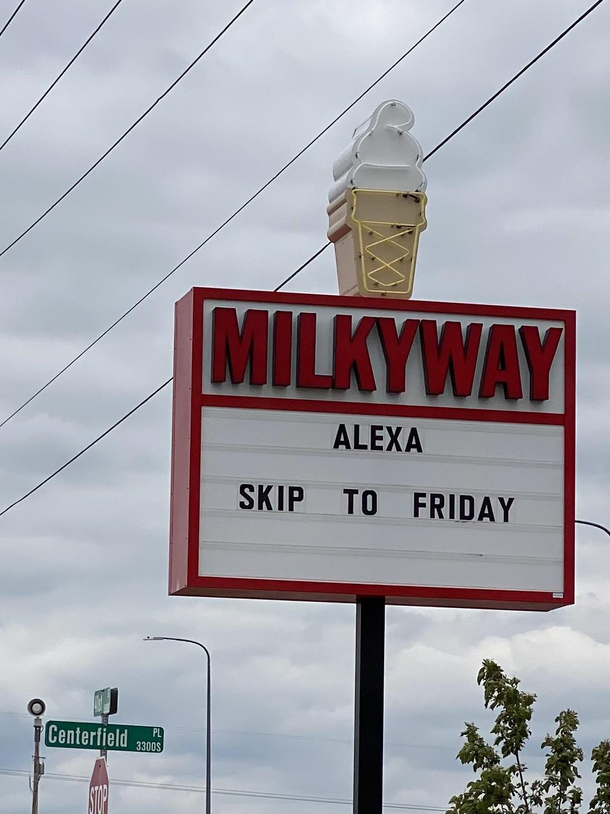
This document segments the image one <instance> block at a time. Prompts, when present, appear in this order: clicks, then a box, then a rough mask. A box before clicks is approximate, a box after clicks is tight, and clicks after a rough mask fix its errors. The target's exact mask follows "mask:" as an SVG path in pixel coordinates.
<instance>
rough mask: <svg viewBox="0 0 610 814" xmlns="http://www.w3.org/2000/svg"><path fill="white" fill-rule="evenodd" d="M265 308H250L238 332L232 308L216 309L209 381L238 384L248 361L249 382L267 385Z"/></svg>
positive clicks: (266, 321) (267, 323)
mask: <svg viewBox="0 0 610 814" xmlns="http://www.w3.org/2000/svg"><path fill="white" fill-rule="evenodd" d="M268 327H269V314H268V313H267V311H259V310H254V309H252V310H249V311H246V313H245V315H244V320H243V325H242V330H241V333H240V331H239V323H238V321H237V311H236V309H235V308H215V309H214V317H213V327H212V333H213V339H212V381H213V382H224V381H226V380H227V366H228V368H229V375H230V377H231V381H232V382H233V384H241V382H243V380H244V378H245V376H246V368H247V367H248V362H249V363H250V384H267V331H268Z"/></svg>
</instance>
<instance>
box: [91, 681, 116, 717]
mask: <svg viewBox="0 0 610 814" xmlns="http://www.w3.org/2000/svg"><path fill="white" fill-rule="evenodd" d="M118 708H119V691H118V689H117V688H116V687H106V688H105V689H103V690H96V691H95V693H94V694H93V714H94V715H116V712H117V710H118Z"/></svg>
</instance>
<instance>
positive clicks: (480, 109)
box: [0, 0, 604, 517]
mask: <svg viewBox="0 0 610 814" xmlns="http://www.w3.org/2000/svg"><path fill="white" fill-rule="evenodd" d="M602 2H604V0H596V2H595V3H593V5H592V6H589V8H588V9H587V10H586V11H585V12H584V13H583V14H581V15H580V16H579V17H578V18H577V19H576V20H575V21H574V22H573V23H571V25H569V26H568V28H566V29H565V30H564V31H563V32H562V33H561V34H560V35H559V36H558V37H556V38H555V39H554V40H553V41H552V42H551V43H550V44H549V45H547V46H546V47H545V48H544V49H543V50H542V51H541V52H540V53H539V54H538V55H537V56H536V57H534V59H532V60H530V61H529V62H528V63H527V65H526V66H525V67H524V68H522V69H521V70H520V71H518V72H517V73H516V74H515V75H514V76H513V78H512V79H510V80H509V81H508V82H506V83H505V84H504V85H502V87H501V88H500V90H499V91H496V93H494V94H493V95H492V96H490V97H489V99H488V100H487V101H486V102H485V103H483V104H482V105H481V106H480V107H478V108H477V110H476V111H475V112H474V113H472V114H471V115H470V116H468V118H467V119H465V120H464V121H463V122H462V124H460V125H459V126H458V127H456V128H455V129H454V130H453V131H452V132H451V133H450V134H449V135H448V136H447V137H446V138H444V139H443V140H442V141H441V142H439V144H437V146H436V147H434V149H433V150H431V151H430V152H429V153H428V154H427V155H426V156H425V157H424V161H426V160H427V159H428V158H430V157H431V156H433V155H435V154H436V153H437V152H438V151H439V150H440V149H441V148H442V147H444V146H445V145H446V144H447V143H448V142H449V141H451V139H453V138H455V136H456V135H457V134H458V133H460V132H461V131H462V130H463V129H464V127H465V126H466V125H467V124H470V122H472V121H473V120H474V119H475V118H476V117H477V116H478V115H479V114H480V113H482V112H483V111H484V110H485V109H486V108H487V107H488V106H489V105H490V104H491V102H492V101H495V100H496V99H497V98H498V97H499V96H500V95H501V94H502V93H503V92H504V91H505V90H507V89H508V88H509V87H510V86H511V85H512V84H513V82H515V81H516V80H517V79H518V78H519V77H520V76H523V74H524V73H525V72H526V71H527V70H528V69H529V68H531V67H532V66H533V65H535V64H536V62H538V60H539V59H540V58H541V57H542V56H544V55H545V54H547V53H548V52H549V51H550V50H551V48H553V47H554V46H555V45H557V43H559V42H560V41H561V40H562V39H563V38H564V37H565V36H566V34H568V33H569V32H570V31H572V30H573V29H574V28H575V27H576V26H577V25H578V24H579V23H580V22H582V21H583V20H584V19H585V18H586V17H588V16H589V14H591V12H592V11H594V9H596V8H597V6H599V5H601V3H602ZM329 245H330V243H326V244H325V245H324V246H322V248H321V249H318V251H317V252H315V254H313V255H312V256H311V257H310V258H309V259H308V260H306V261H305V263H303V265H302V266H300V267H299V269H297V272H296V273H295V272H293V273H292V274H290V275H289V276H288V277H286V279H285V280H283V281H282V282H281V283H280V284H279V285H278V286H277V287H276V288H275V289H274V291H279V290H280V289H281V288H283V287H284V285H286V283H288V282H289V281H290V280H291V279H293V278H294V277H295V276H296V274H297V273H300V272H301V271H302V270H303V269H305V268H306V267H307V266H308V265H309V264H310V263H311V262H313V260H315V259H316V258H317V257H318V256H319V255H320V254H321V253H322V252H323V251H324V250H325V249H327V248H328V246H329ZM172 378H173V377H170V378H169V379H167V381H165V382H163V384H161V385H160V386H159V387H157V388H156V390H154V391H153V392H152V393H150V394H149V395H148V396H147V397H146V398H145V399H143V400H142V401H141V402H140V403H139V404H137V405H136V406H135V407H133V408H132V409H131V410H130V411H129V412H128V413H126V414H125V415H124V416H123V417H122V418H120V419H119V420H118V421H116V422H115V423H114V424H113V425H112V426H111V427H109V428H108V429H107V430H105V431H104V432H103V433H102V434H101V435H98V436H97V438H95V439H94V440H93V441H91V443H89V444H88V445H87V446H86V447H85V448H84V449H82V450H81V451H80V452H78V453H77V454H76V455H74V456H73V457H72V458H70V460H68V461H67V462H66V463H64V464H63V465H62V466H60V467H59V468H58V469H56V470H55V472H53V473H51V474H50V475H49V476H48V477H46V478H45V479H44V480H43V481H41V482H40V483H38V484H37V485H36V486H34V487H33V488H32V489H30V490H29V491H28V492H26V493H25V494H24V495H22V496H21V497H20V498H18V499H17V500H15V501H13V502H12V503H10V504H9V505H8V506H6V508H4V509H3V510H2V511H1V512H0V517H2V515H4V514H6V513H7V512H8V511H10V510H11V509H12V508H13V507H14V506H17V505H18V504H19V503H21V502H22V501H24V500H25V499H26V498H28V497H30V495H33V494H34V493H35V492H37V491H38V490H39V489H40V488H41V487H42V486H44V485H45V484H46V483H48V482H49V481H50V480H52V479H53V478H54V477H56V476H57V475H59V473H60V472H62V471H63V470H64V469H65V468H66V467H67V466H69V465H70V464H71V463H73V462H74V461H76V460H77V459H78V458H80V457H81V455H84V453H85V452H87V451H88V450H90V449H91V448H92V447H94V446H95V445H96V444H97V443H98V442H99V441H101V440H102V438H105V437H106V436H107V435H108V434H109V433H110V432H112V430H114V429H115V428H116V427H118V426H119V425H120V424H122V423H123V421H125V420H126V419H127V418H129V417H130V416H131V415H133V414H134V413H135V412H136V411H137V410H139V409H140V407H143V406H144V405H145V404H146V403H147V402H148V401H150V400H151V399H152V398H153V397H154V396H156V395H157V394H158V393H160V392H161V391H162V390H163V389H164V388H165V387H167V385H168V384H169V383H170V382H171V381H172Z"/></svg>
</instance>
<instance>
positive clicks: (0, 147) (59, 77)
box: [0, 0, 123, 151]
mask: <svg viewBox="0 0 610 814" xmlns="http://www.w3.org/2000/svg"><path fill="white" fill-rule="evenodd" d="M24 2H25V0H24ZM122 2H123V0H117V2H116V3H115V4H114V6H113V7H112V8H111V9H110V11H109V12H108V14H106V16H105V17H104V19H103V20H102V22H101V23H100V24H99V25H98V26H97V28H96V29H95V30H94V31H93V33H92V34H90V35H89V37H87V39H86V40H85V42H84V43H83V44H82V45H81V47H80V48H79V49H78V51H77V52H76V54H74V56H73V57H72V59H71V60H70V62H68V64H67V65H66V67H65V68H64V69H63V71H62V72H61V73H60V74H59V76H58V77H57V78H56V79H55V80H54V81H53V82H51V84H50V85H49V87H48V88H47V89H46V90H45V92H44V93H43V94H42V96H41V97H40V99H39V100H38V101H37V102H36V104H35V105H34V106H33V107H32V108H30V110H29V111H28V112H27V113H26V114H25V116H24V117H23V119H21V121H20V122H19V124H18V125H17V127H15V129H14V130H13V132H12V133H11V134H10V135H9V136H7V137H6V138H5V140H4V141H3V142H2V144H0V151H1V150H3V149H4V148H5V147H6V145H7V144H8V143H9V141H10V140H11V139H12V138H13V136H14V135H15V134H16V133H17V132H18V131H19V130H20V129H21V128H22V127H23V125H24V124H25V123H26V122H27V120H28V119H29V118H30V116H31V115H32V113H33V112H34V111H35V110H36V108H37V107H38V106H39V105H40V104H41V102H44V100H45V99H46V98H47V96H48V95H49V93H51V91H52V90H53V88H54V87H55V85H56V84H57V83H58V82H59V80H60V79H61V78H62V76H63V75H64V74H65V73H66V71H67V70H68V69H69V68H71V67H72V65H73V64H74V63H75V62H76V60H77V59H78V58H79V56H80V55H81V54H82V53H83V51H84V50H85V48H86V47H87V46H88V45H89V43H90V42H91V40H92V39H93V38H94V37H95V35H96V34H97V33H98V32H99V31H100V30H101V29H102V28H103V26H104V25H105V23H106V22H107V21H108V20H109V19H110V17H111V16H112V15H113V14H114V12H115V10H116V9H117V8H118V7H119V6H120V5H121V3H122ZM7 25H8V23H7Z"/></svg>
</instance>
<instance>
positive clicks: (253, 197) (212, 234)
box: [0, 0, 466, 428]
mask: <svg viewBox="0 0 610 814" xmlns="http://www.w3.org/2000/svg"><path fill="white" fill-rule="evenodd" d="M465 2H466V0H459V2H458V3H456V5H454V6H453V7H452V8H451V9H450V10H449V11H448V12H447V13H446V14H445V15H444V16H443V17H441V18H440V20H438V21H437V22H436V23H435V24H434V25H433V26H432V28H430V29H428V31H426V33H425V34H424V35H423V36H422V37H420V38H419V40H417V42H416V43H414V44H413V45H412V46H411V47H410V48H409V49H408V50H407V51H405V52H404V54H402V56H400V57H399V58H398V59H397V60H396V61H395V62H393V63H392V65H390V67H389V68H387V69H386V70H385V71H384V72H383V73H382V74H381V75H380V76H379V77H377V79H376V80H375V81H374V82H372V83H371V84H370V85H369V86H368V87H367V88H366V90H364V91H363V92H362V93H361V94H359V95H358V96H357V97H356V98H355V99H354V101H353V102H351V103H350V104H349V105H348V106H347V107H346V108H344V110H342V111H341V113H339V115H338V116H335V118H334V119H333V120H332V121H331V122H330V123H329V124H327V125H326V127H325V128H324V129H323V130H321V131H320V132H319V133H318V135H317V136H316V137H315V138H313V139H311V141H309V142H308V143H307V144H306V145H305V146H304V147H303V148H302V149H301V150H299V152H298V153H297V154H296V155H295V156H293V157H292V158H291V159H290V161H288V163H287V164H284V166H283V167H282V168H281V169H280V170H278V171H277V172H276V173H275V174H274V175H272V176H271V178H270V179H269V180H268V181H266V182H265V183H264V184H263V186H262V187H260V188H259V189H258V190H257V191H256V192H255V193H254V194H253V195H251V196H250V197H249V198H248V199H247V200H246V201H244V203H243V204H241V206H239V207H238V208H237V209H236V210H235V211H234V212H233V214H232V215H230V216H229V217H228V218H227V219H226V220H225V221H223V222H222V223H221V224H220V225H219V226H218V227H217V228H216V229H214V231H213V232H210V234H209V235H208V236H207V237H206V238H205V239H204V240H202V241H201V243H200V244H199V245H198V246H196V247H195V248H194V249H193V250H192V251H191V252H189V253H188V254H187V255H186V257H184V258H183V259H182V260H181V261H180V262H179V263H178V264H177V265H176V266H174V267H173V268H172V269H170V271H169V272H168V273H167V274H166V275H165V276H164V277H162V278H161V279H160V280H159V281H158V282H157V283H155V285H154V286H153V287H152V288H150V289H149V290H148V291H146V292H145V293H144V294H143V295H142V296H141V297H140V298H139V299H138V300H137V301H136V302H135V303H134V304H133V305H132V306H131V307H130V308H128V309H127V311H125V312H124V313H123V314H121V316H119V317H117V319H115V321H114V322H113V323H112V324H111V325H109V326H108V327H107V328H106V329H105V330H104V331H102V333H101V334H99V336H97V337H96V338H95V339H94V340H93V341H92V342H90V343H89V344H88V345H87V346H86V347H85V348H83V350H82V351H80V353H78V354H77V355H76V356H75V357H74V358H73V359H71V360H70V361H69V362H68V363H67V364H66V365H64V367H62V368H61V370H59V371H58V372H57V373H56V374H55V375H54V376H52V377H51V378H50V379H49V380H48V381H47V382H46V384H44V385H42V387H40V388H39V389H38V390H36V392H35V393H33V394H32V395H31V396H30V397H29V398H28V399H26V401H24V402H23V404H21V405H20V406H19V407H17V409H16V410H14V411H13V412H12V413H11V414H10V415H9V416H7V417H6V418H5V419H4V420H3V421H2V422H1V423H0V428H1V427H3V426H4V425H5V424H6V423H7V422H9V421H10V420H11V419H12V418H14V417H15V416H16V415H17V413H20V412H21V410H23V408H24V407H27V405H28V404H30V403H31V402H32V401H33V400H34V399H35V398H36V397H37V396H39V395H40V394H41V393H42V392H43V391H44V390H46V389H47V387H49V385H51V384H53V382H55V381H57V379H58V378H59V377H60V376H61V375H62V374H63V373H65V372H66V371H67V370H69V368H71V367H72V365H73V364H75V362H78V360H79V359H82V357H83V356H84V355H85V354H86V353H88V352H89V351H90V350H91V348H93V347H94V346H95V345H97V343H98V342H99V341H100V340H102V339H103V338H104V337H105V336H106V335H107V334H109V333H110V331H112V330H113V329H114V328H116V326H117V325H118V324H119V323H120V322H122V321H123V320H124V319H125V318H126V317H128V316H129V315H130V314H131V312H132V311H135V309H136V308H137V307H138V306H139V305H141V304H142V303H143V302H144V300H146V299H148V297H150V295H151V294H153V293H154V292H155V291H156V290H157V289H158V288H160V287H161V286H162V285H163V283H165V281H166V280H169V278H170V277H171V276H172V275H173V274H175V273H176V272H177V271H178V270H179V269H180V268H182V266H183V265H184V264H185V263H187V262H188V261H189V260H190V259H191V258H192V257H194V255H196V254H197V252H199V251H200V250H201V249H203V247H204V246H205V245H206V244H207V243H209V242H210V240H212V238H214V237H215V236H216V235H217V234H218V233H219V232H220V231H222V229H224V228H225V226H228V225H229V223H231V221H233V220H234V219H235V218H236V217H237V216H238V215H239V214H240V213H241V212H243V211H244V209H245V208H246V207H247V206H249V205H250V204H251V203H252V202H253V201H255V200H256V198H258V197H259V195H261V194H262V193H263V192H264V191H265V190H266V189H267V188H268V187H269V186H271V184H273V183H274V181H276V180H277V179H278V178H279V177H280V175H282V174H283V173H284V172H286V170H287V169H289V167H291V166H292V165H293V164H294V163H295V162H296V161H297V160H298V159H299V158H300V157H301V156H302V155H303V154H304V153H306V152H307V150H309V149H310V147H312V146H313V145H314V144H315V143H316V142H317V141H319V140H320V139H321V138H322V136H324V135H325V134H326V133H327V132H328V131H329V130H330V129H331V128H332V127H334V125H335V124H336V123H337V122H338V121H339V120H340V119H342V118H343V116H345V115H346V113H348V112H349V111H350V110H351V109H352V108H353V107H354V106H355V105H357V104H358V102H360V101H361V100H362V99H363V98H364V97H365V96H366V94H367V93H369V92H370V91H371V90H373V88H375V87H376V86H377V85H378V84H379V83H380V82H381V81H382V80H383V79H385V77H386V76H387V75H388V74H389V73H390V72H391V71H393V70H394V68H396V67H397V66H398V65H400V63H401V62H402V61H403V60H404V59H406V57H408V56H409V54H410V53H412V52H413V51H414V50H415V49H416V48H417V47H418V45H420V44H421V43H422V42H423V41H424V40H425V39H426V38H427V37H429V36H430V34H432V32H433V31H435V30H436V29H437V28H438V27H439V26H440V25H441V24H442V23H443V22H444V21H445V20H446V19H448V18H449V17H450V16H451V15H452V14H453V13H454V12H455V11H457V9H458V8H459V7H460V6H461V5H462V4H463V3H465ZM8 248H10V246H9V247H8ZM3 253H4V252H3ZM1 256H2V255H1V254H0V257H1ZM308 262H309V261H308ZM298 271H299V270H297V272H295V274H297V273H298Z"/></svg>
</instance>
